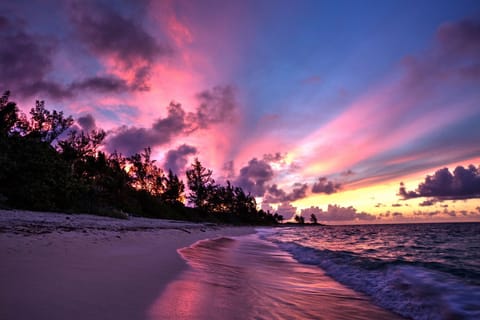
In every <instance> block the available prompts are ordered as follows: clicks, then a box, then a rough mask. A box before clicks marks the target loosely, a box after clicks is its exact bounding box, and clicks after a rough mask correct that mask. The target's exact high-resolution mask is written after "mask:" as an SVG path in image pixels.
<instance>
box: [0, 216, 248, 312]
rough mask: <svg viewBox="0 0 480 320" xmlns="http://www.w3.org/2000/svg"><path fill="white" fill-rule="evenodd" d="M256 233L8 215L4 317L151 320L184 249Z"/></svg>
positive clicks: (182, 266)
mask: <svg viewBox="0 0 480 320" xmlns="http://www.w3.org/2000/svg"><path fill="white" fill-rule="evenodd" d="M254 232H255V229H254V227H229V226H218V225H214V224H211V223H191V222H183V221H173V220H158V219H147V218H135V217H134V218H131V219H129V220H118V219H113V218H108V217H101V216H91V215H78V214H74V215H70V214H59V213H42V212H30V211H6V210H0V261H2V263H1V264H0V283H2V286H1V289H0V318H2V319H32V318H34V319H145V318H146V317H147V312H148V310H149V308H150V307H151V305H152V304H153V303H154V302H155V300H156V299H157V297H158V296H159V295H160V294H161V293H162V292H163V290H164V289H165V288H166V287H167V285H168V284H169V283H171V282H172V281H174V280H175V279H176V278H177V277H178V276H179V275H180V274H181V272H182V271H183V270H186V269H187V268H188V266H187V263H186V262H185V261H184V260H183V259H182V258H181V256H180V255H179V254H178V252H177V250H178V249H181V248H184V247H188V246H190V245H192V244H193V243H195V242H197V241H199V240H204V239H213V238H217V237H220V236H237V235H244V234H250V233H254Z"/></svg>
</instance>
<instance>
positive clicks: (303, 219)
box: [294, 214, 305, 224]
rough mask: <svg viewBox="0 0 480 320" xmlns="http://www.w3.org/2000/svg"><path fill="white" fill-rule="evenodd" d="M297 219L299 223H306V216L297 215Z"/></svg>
mask: <svg viewBox="0 0 480 320" xmlns="http://www.w3.org/2000/svg"><path fill="white" fill-rule="evenodd" d="M294 219H295V221H296V222H297V223H299V224H304V223H305V218H304V217H303V216H302V215H298V214H296V215H295V218H294Z"/></svg>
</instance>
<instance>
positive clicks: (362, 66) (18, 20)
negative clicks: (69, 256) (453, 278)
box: [0, 0, 480, 223]
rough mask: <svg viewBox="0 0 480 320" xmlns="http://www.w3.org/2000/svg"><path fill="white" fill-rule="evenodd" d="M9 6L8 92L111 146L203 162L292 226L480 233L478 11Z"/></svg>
mask: <svg viewBox="0 0 480 320" xmlns="http://www.w3.org/2000/svg"><path fill="white" fill-rule="evenodd" d="M0 10H1V11H0V12H1V13H0V41H1V45H0V70H1V73H2V77H0V78H1V79H0V87H1V88H0V89H1V90H2V91H4V90H11V92H12V100H14V101H17V103H18V104H19V105H20V107H21V108H22V109H23V110H24V111H27V110H28V109H29V108H30V107H32V106H33V104H34V101H35V100H36V99H40V100H45V101H46V105H47V108H49V109H57V110H63V111H64V112H65V113H66V114H71V115H72V116H73V117H74V118H75V119H76V120H77V121H76V126H77V127H79V128H83V129H84V130H90V129H93V128H95V127H97V128H103V129H105V130H106V131H107V132H108V136H107V139H106V143H105V146H104V149H105V150H106V151H114V150H117V151H120V152H122V153H123V154H124V155H127V156H128V155H131V154H132V153H135V152H140V151H142V150H143V148H144V147H147V146H151V147H152V150H153V152H152V153H153V154H154V157H155V159H156V160H157V163H158V165H160V166H161V167H163V168H164V169H169V168H171V169H173V170H174V171H175V172H177V173H178V174H179V175H183V174H184V171H185V168H186V167H187V166H188V165H189V163H190V162H191V161H192V160H193V158H195V157H198V158H199V159H200V161H201V162H202V163H203V164H204V165H205V166H206V167H208V168H211V169H213V171H214V176H215V178H216V181H217V182H219V183H224V182H225V181H226V180H227V179H228V180H230V181H232V183H233V184H235V185H239V186H241V187H243V188H244V189H245V190H247V191H249V192H251V193H252V194H253V195H255V196H256V197H257V200H258V202H259V204H262V206H263V207H264V208H266V209H268V208H270V207H272V208H274V209H277V207H278V208H279V209H278V210H279V212H280V213H282V214H284V216H285V217H286V218H289V217H290V216H291V214H292V212H293V210H294V209H292V208H296V209H297V210H298V213H300V212H301V210H302V209H304V212H303V214H304V216H305V217H307V219H308V217H309V216H310V214H311V213H315V214H317V216H319V217H320V218H319V220H322V221H326V222H329V223H344V222H347V221H355V222H358V223H363V222H369V223H372V222H373V223H375V222H384V223H385V222H404V221H405V222H407V221H452V220H453V221H464V220H473V221H480V169H479V165H480V1H478V0H472V1H460V0H455V1H453V0H451V1H438V0H435V1H320V0H317V1H262V0H260V1H244V0H242V1H205V0H202V1H155V0H152V1H147V0H142V1H126V0H125V1H60V0H58V1H54V0H51V1H50V0H38V1H22V0H17V1H2V2H1V4H0ZM469 165H473V166H471V167H469ZM459 166H462V168H457V169H456V170H455V168H456V167H459ZM443 168H448V169H449V170H441V169H443ZM438 170H440V171H438ZM454 170H455V172H454ZM436 171H438V172H437V173H435V172H436ZM427 175H430V176H432V177H431V178H428V179H427V180H426V177H427ZM401 182H403V183H404V189H403V193H402V194H401V192H400V183H401ZM420 183H423V184H422V185H421V186H419V184H420ZM262 202H263V203H262Z"/></svg>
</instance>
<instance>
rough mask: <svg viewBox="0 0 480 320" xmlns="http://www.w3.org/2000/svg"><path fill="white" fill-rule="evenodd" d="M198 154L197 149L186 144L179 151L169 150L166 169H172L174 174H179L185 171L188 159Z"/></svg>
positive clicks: (166, 157)
mask: <svg viewBox="0 0 480 320" xmlns="http://www.w3.org/2000/svg"><path fill="white" fill-rule="evenodd" d="M196 153H197V148H195V147H193V146H189V145H186V144H183V145H181V146H180V147H178V148H177V149H174V150H169V151H168V152H167V155H166V156H165V164H164V168H165V169H166V170H168V169H170V170H172V172H173V173H175V174H177V175H178V174H179V173H180V172H182V171H183V170H184V169H185V166H186V165H187V163H188V159H187V157H188V156H189V155H194V154H196Z"/></svg>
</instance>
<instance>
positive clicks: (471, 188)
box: [398, 165, 480, 200]
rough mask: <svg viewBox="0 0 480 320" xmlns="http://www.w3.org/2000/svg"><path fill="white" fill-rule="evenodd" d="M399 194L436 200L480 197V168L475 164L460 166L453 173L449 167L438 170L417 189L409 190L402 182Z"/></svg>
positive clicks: (409, 197)
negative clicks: (465, 166)
mask: <svg viewBox="0 0 480 320" xmlns="http://www.w3.org/2000/svg"><path fill="white" fill-rule="evenodd" d="M398 195H399V196H401V197H402V198H403V199H405V200H406V199H411V198H419V197H429V198H432V199H435V200H443V199H450V200H455V199H469V198H479V197H480V170H479V169H478V168H476V167H475V166H474V165H470V166H468V167H467V168H464V167H462V166H458V167H456V168H455V170H454V171H453V174H452V173H451V172H450V171H449V170H448V168H443V169H440V170H437V171H436V172H435V174H434V175H433V176H430V175H429V176H427V177H426V178H425V181H424V182H422V183H420V184H419V185H418V188H417V189H416V190H415V191H407V190H406V188H405V186H404V185H403V183H400V189H399V193H398Z"/></svg>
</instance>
